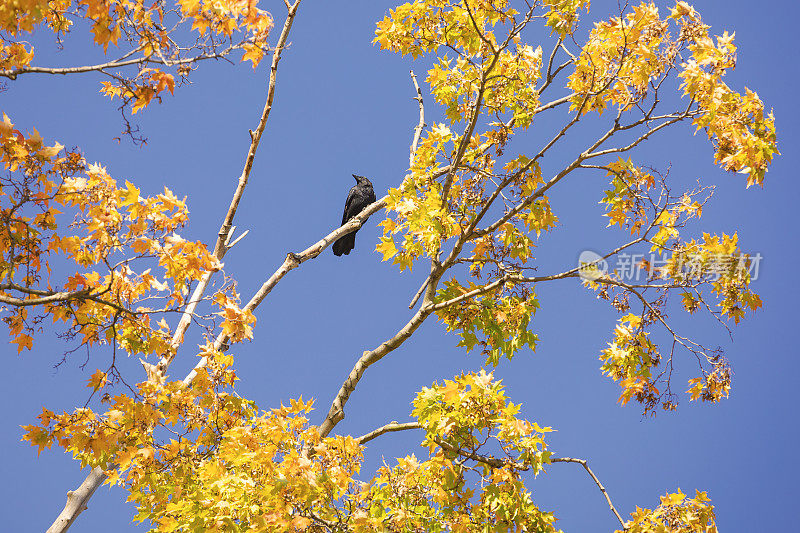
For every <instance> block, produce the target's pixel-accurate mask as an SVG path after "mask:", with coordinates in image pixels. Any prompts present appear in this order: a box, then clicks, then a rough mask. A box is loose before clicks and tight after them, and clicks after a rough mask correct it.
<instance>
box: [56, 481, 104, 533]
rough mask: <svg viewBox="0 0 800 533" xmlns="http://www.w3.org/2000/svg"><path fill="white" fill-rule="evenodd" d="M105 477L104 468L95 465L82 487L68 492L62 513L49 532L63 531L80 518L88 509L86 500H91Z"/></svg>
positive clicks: (58, 532)
mask: <svg viewBox="0 0 800 533" xmlns="http://www.w3.org/2000/svg"><path fill="white" fill-rule="evenodd" d="M105 479H106V475H105V474H104V473H103V469H102V468H100V467H99V466H98V467H95V468H93V469H92V471H91V472H90V473H89V475H88V476H87V477H86V479H84V480H83V483H81V486H80V487H78V488H77V489H75V490H74V491H73V490H71V491H69V492H67V504H66V505H65V506H64V510H63V511H61V514H60V515H58V518H56V521H55V522H53V525H52V526H50V527H49V528H48V530H47V533H61V532H63V531H66V530H68V529H69V527H70V526H71V525H72V523H73V522H74V521H75V519H76V518H78V515H79V514H81V512H82V511H84V510H85V509H87V505H86V502H88V501H89V498H91V497H92V494H94V491H96V490H97V487H99V486H100V485H102V484H103V481H105Z"/></svg>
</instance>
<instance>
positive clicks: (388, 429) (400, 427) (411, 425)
mask: <svg viewBox="0 0 800 533" xmlns="http://www.w3.org/2000/svg"><path fill="white" fill-rule="evenodd" d="M407 429H422V424H420V423H419V422H406V423H404V424H398V423H397V422H390V423H388V424H386V425H385V426H381V427H379V428H378V429H376V430H374V431H370V432H369V433H367V434H366V435H361V436H360V437H358V438H357V439H356V440H357V441H358V443H359V444H361V445H364V444H366V443H368V442H369V441H371V440H372V439H376V438H378V437H380V436H381V435H383V434H384V433H393V432H395V431H405V430H407Z"/></svg>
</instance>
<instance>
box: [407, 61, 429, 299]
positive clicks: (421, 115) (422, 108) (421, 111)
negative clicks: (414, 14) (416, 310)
mask: <svg viewBox="0 0 800 533" xmlns="http://www.w3.org/2000/svg"><path fill="white" fill-rule="evenodd" d="M411 80H412V81H413V82H414V89H416V91H417V96H415V97H414V100H416V101H417V102H419V123H418V124H417V127H416V128H414V140H413V142H412V143H411V154H410V155H409V159H408V166H409V168H410V167H413V166H414V156H415V155H416V153H417V145H418V144H419V137H420V135H422V128H424V127H425V106H424V105H423V103H422V91H421V90H420V88H419V84H418V83H417V76H416V75H415V74H414V71H413V70H412V71H411ZM412 307H413V306H412Z"/></svg>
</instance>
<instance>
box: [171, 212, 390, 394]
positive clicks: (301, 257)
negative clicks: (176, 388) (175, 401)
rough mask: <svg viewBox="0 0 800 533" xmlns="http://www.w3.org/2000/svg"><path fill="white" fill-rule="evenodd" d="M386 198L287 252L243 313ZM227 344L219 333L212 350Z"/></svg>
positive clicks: (360, 222) (198, 366) (200, 363)
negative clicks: (331, 229)
mask: <svg viewBox="0 0 800 533" xmlns="http://www.w3.org/2000/svg"><path fill="white" fill-rule="evenodd" d="M387 198H388V197H387V196H384V197H383V198H381V199H379V200H378V201H376V202H373V203H372V204H370V205H368V206H367V207H366V208H365V209H364V210H363V211H361V212H360V213H359V214H358V215H356V216H354V217H353V218H351V219H350V220H348V221H347V223H346V224H344V225H342V226H340V227H339V228H336V229H335V230H333V231H332V232H330V233H329V234H328V235H326V236H325V237H323V238H322V239H320V240H319V241H317V242H315V243H314V244H312V245H311V246H309V247H308V248H306V249H305V250H303V251H302V252H300V253H292V252H289V253H287V254H286V259H284V261H283V263H282V264H281V266H280V267H278V269H277V270H276V271H275V273H273V274H272V276H270V277H269V279H267V281H265V282H264V283H263V284H262V285H261V288H260V289H259V290H258V292H256V293H255V294H254V295H253V297H252V298H250V301H249V302H247V304H246V305H245V306H244V308H243V309H244V310H245V311H254V310H255V309H256V307H258V306H259V304H260V303H261V302H262V301H264V299H265V298H266V297H267V295H268V294H269V293H270V292H272V289H273V288H274V287H275V285H277V284H278V282H279V281H280V280H282V279H283V277H284V276H285V275H286V274H288V273H289V272H290V271H292V270H294V269H295V268H297V267H299V266H300V265H301V264H303V263H305V262H306V261H308V260H309V259H314V258H316V257H317V256H319V255H320V254H321V253H322V252H323V251H324V250H325V249H326V248H327V247H328V246H330V245H331V244H333V243H334V242H336V241H337V240H338V239H339V238H340V237H343V236H344V235H347V234H348V233H352V232H354V231H356V230H358V229H359V228H360V227H361V226H362V225H363V224H364V222H366V220H367V219H368V218H369V217H370V216H372V215H373V214H375V213H376V212H377V211H378V210H380V209H382V208H384V207H386V200H387ZM227 342H228V337H227V335H225V334H224V333H220V334H219V335H218V336H217V338H216V339H215V341H214V349H215V350H221V349H224V348H225V346H226V344H227ZM206 364H208V359H207V358H205V357H203V358H202V359H200V361H198V363H197V364H196V365H195V367H194V368H193V369H192V371H191V372H190V373H189V375H187V376H186V377H185V378H184V379H183V384H184V385H186V386H188V385H190V384H191V383H192V381H193V380H194V378H195V377H196V376H197V372H198V371H199V370H200V369H201V368H204V367H205V366H206Z"/></svg>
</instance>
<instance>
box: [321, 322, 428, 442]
mask: <svg viewBox="0 0 800 533" xmlns="http://www.w3.org/2000/svg"><path fill="white" fill-rule="evenodd" d="M430 313H431V312H430V311H428V310H426V309H424V306H423V308H420V309H419V310H418V311H417V312H416V313H415V314H414V316H413V317H411V320H409V321H408V323H407V324H406V325H405V326H403V327H402V328H401V329H400V331H398V332H397V334H395V336H394V337H392V338H390V339H389V340H387V341H385V342H383V343H382V344H381V345H380V346H378V347H377V348H375V349H374V350H371V351H366V352H364V353H363V355H362V356H361V357H360V358H359V359H358V361H357V362H356V364H355V366H354V367H353V370H351V371H350V374H349V375H348V376H347V379H346V380H345V381H344V383H343V384H342V386H341V388H340V389H339V392H338V393H337V394H336V397H335V398H334V399H333V402H332V403H331V407H330V409H329V410H328V414H327V416H326V417H325V420H324V421H323V422H322V424H320V426H319V434H320V436H322V437H326V436H328V435H329V434H330V432H331V431H332V430H333V428H334V427H336V424H338V423H339V422H341V421H342V420H343V419H344V406H345V404H346V403H347V400H348V399H349V398H350V395H351V394H352V393H353V391H354V390H355V388H356V386H357V385H358V382H359V381H360V380H361V376H363V375H364V372H366V370H367V368H369V367H370V366H371V365H373V364H375V363H377V362H378V361H380V360H381V359H382V358H383V357H385V356H386V355H388V354H389V353H391V352H393V351H394V350H395V349H396V348H398V347H399V346H400V345H401V344H403V343H404V342H405V341H406V339H408V338H409V337H410V336H411V334H412V333H414V332H415V331H416V330H417V328H418V327H420V326H421V325H422V323H423V322H424V321H425V319H426V318H428V315H430Z"/></svg>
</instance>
